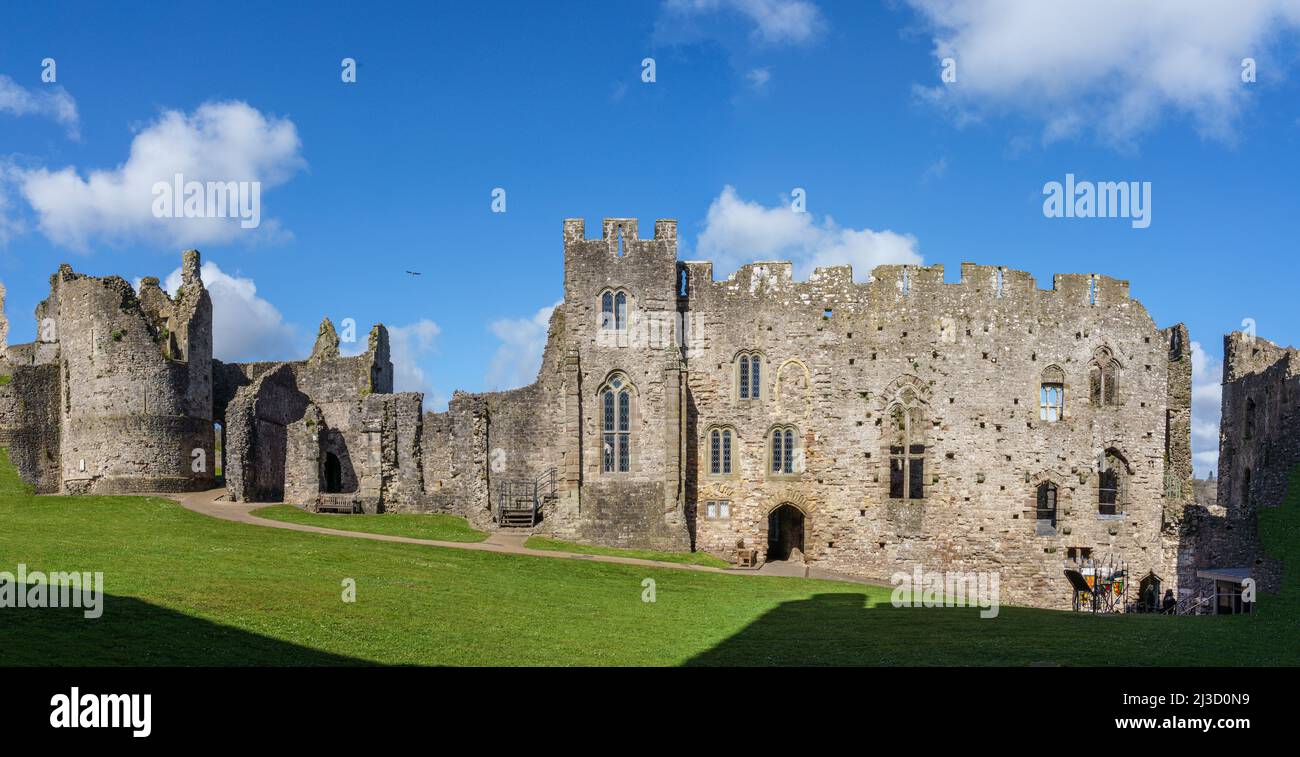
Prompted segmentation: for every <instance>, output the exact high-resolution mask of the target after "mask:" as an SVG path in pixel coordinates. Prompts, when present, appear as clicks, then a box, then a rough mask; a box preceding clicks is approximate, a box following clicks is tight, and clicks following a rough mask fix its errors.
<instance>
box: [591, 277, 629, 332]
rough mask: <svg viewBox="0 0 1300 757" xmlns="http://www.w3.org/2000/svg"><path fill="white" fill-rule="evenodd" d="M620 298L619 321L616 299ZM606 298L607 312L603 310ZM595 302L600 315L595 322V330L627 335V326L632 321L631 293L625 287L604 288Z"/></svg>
mask: <svg viewBox="0 0 1300 757" xmlns="http://www.w3.org/2000/svg"><path fill="white" fill-rule="evenodd" d="M620 296H621V297H622V298H623V311H622V313H621V315H622V318H621V319H620V317H619V316H620V312H619V308H618V298H619V297H620ZM606 298H608V299H609V305H610V309H609V310H606V309H605V302H606ZM596 302H597V303H598V305H599V313H600V315H599V317H598V320H597V321H596V327H597V329H598V330H599V331H603V332H614V333H627V330H628V324H629V323H630V322H631V320H632V293H631V292H629V291H628V290H627V289H626V288H625V287H605V288H604V289H602V290H601V291H600V296H599V297H597V298H596ZM606 313H608V315H606ZM611 321H612V323H611Z"/></svg>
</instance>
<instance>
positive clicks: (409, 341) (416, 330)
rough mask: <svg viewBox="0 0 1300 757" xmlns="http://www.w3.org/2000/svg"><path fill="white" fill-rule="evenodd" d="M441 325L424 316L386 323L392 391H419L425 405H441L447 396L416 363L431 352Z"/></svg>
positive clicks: (437, 406) (439, 406)
mask: <svg viewBox="0 0 1300 757" xmlns="http://www.w3.org/2000/svg"><path fill="white" fill-rule="evenodd" d="M441 333H442V329H440V328H439V327H438V324H436V323H434V322H433V321H431V320H429V319H428V318H421V319H420V320H418V321H416V322H415V323H411V324H408V325H406V326H389V327H388V346H389V353H390V355H389V357H390V358H391V359H392V361H393V391H394V392H423V393H424V405H425V408H426V409H430V410H436V409H445V408H446V406H447V397H446V396H444V395H443V394H442V393H441V392H439V391H438V390H437V389H435V388H434V386H433V381H432V379H430V377H429V375H428V374H427V373H425V371H424V368H422V367H421V365H420V363H421V362H422V361H423V360H425V359H427V358H428V357H430V356H432V355H433V354H434V352H435V348H436V345H437V340H438V335H439V334H441Z"/></svg>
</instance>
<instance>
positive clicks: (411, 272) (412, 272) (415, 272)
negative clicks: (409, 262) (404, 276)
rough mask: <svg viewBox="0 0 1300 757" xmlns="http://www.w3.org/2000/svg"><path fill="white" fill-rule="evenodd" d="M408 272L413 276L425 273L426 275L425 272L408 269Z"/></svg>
mask: <svg viewBox="0 0 1300 757" xmlns="http://www.w3.org/2000/svg"><path fill="white" fill-rule="evenodd" d="M407 273H409V274H411V275H412V276H423V275H424V274H422V273H420V272H419V271H407Z"/></svg>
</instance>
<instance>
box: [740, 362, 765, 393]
mask: <svg viewBox="0 0 1300 757" xmlns="http://www.w3.org/2000/svg"><path fill="white" fill-rule="evenodd" d="M762 394H763V355H762V353H759V352H742V353H740V354H739V355H738V356H737V357H736V396H737V397H739V398H740V399H742V400H756V399H759V398H760V397H761V396H762Z"/></svg>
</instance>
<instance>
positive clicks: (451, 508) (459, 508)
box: [420, 391, 492, 528]
mask: <svg viewBox="0 0 1300 757" xmlns="http://www.w3.org/2000/svg"><path fill="white" fill-rule="evenodd" d="M487 429H488V416H487V400H486V399H485V398H484V397H483V395H479V394H469V393H466V392H460V391H457V392H455V393H453V394H452V398H451V401H450V402H449V403H447V411H446V412H444V413H428V414H426V415H425V416H424V424H423V433H422V437H421V443H420V449H421V453H422V458H421V460H422V467H423V469H424V488H425V489H424V490H425V495H426V497H425V500H424V501H425V504H426V506H427V507H428V508H429V509H430V510H433V511H437V512H450V513H455V514H458V515H463V516H465V517H466V518H468V519H469V521H470V523H472V524H474V525H475V526H476V527H478V528H485V527H488V526H490V525H491V522H492V515H491V498H490V497H489V496H488V465H489V460H488V452H489V448H488V431H487Z"/></svg>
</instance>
